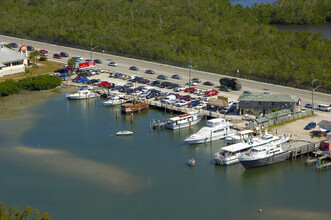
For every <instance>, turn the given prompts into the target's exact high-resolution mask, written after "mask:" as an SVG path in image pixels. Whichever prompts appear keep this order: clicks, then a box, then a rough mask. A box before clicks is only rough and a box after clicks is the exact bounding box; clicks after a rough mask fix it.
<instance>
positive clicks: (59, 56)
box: [53, 53, 62, 59]
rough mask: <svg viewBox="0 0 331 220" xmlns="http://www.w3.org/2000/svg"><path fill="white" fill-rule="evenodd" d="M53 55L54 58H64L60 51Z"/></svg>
mask: <svg viewBox="0 0 331 220" xmlns="http://www.w3.org/2000/svg"><path fill="white" fill-rule="evenodd" d="M53 57H54V58H57V59H62V56H61V55H60V54H58V53H55V54H54V55H53Z"/></svg>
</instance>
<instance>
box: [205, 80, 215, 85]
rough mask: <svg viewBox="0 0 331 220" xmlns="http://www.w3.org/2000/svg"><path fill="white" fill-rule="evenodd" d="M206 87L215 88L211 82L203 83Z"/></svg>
mask: <svg viewBox="0 0 331 220" xmlns="http://www.w3.org/2000/svg"><path fill="white" fill-rule="evenodd" d="M203 84H204V85H205V86H213V85H214V83H213V82H210V81H206V82H204V83H203Z"/></svg>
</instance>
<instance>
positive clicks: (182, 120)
mask: <svg viewBox="0 0 331 220" xmlns="http://www.w3.org/2000/svg"><path fill="white" fill-rule="evenodd" d="M201 119H202V116H200V115H198V112H196V111H194V112H190V113H188V114H184V115H179V116H176V117H172V118H169V120H168V122H167V124H166V127H167V128H169V129H172V130H176V129H180V128H186V127H190V126H193V125H196V124H198V123H199V122H200V121H201Z"/></svg>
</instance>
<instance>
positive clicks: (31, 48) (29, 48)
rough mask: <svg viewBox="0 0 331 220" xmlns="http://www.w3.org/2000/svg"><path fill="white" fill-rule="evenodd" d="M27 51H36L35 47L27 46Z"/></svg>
mask: <svg viewBox="0 0 331 220" xmlns="http://www.w3.org/2000/svg"><path fill="white" fill-rule="evenodd" d="M26 49H27V50H28V51H34V47H33V46H27V47H26Z"/></svg>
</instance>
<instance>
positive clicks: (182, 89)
mask: <svg viewBox="0 0 331 220" xmlns="http://www.w3.org/2000/svg"><path fill="white" fill-rule="evenodd" d="M185 89H186V87H184V86H178V87H176V88H174V91H175V92H180V91H184V90H185Z"/></svg>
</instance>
